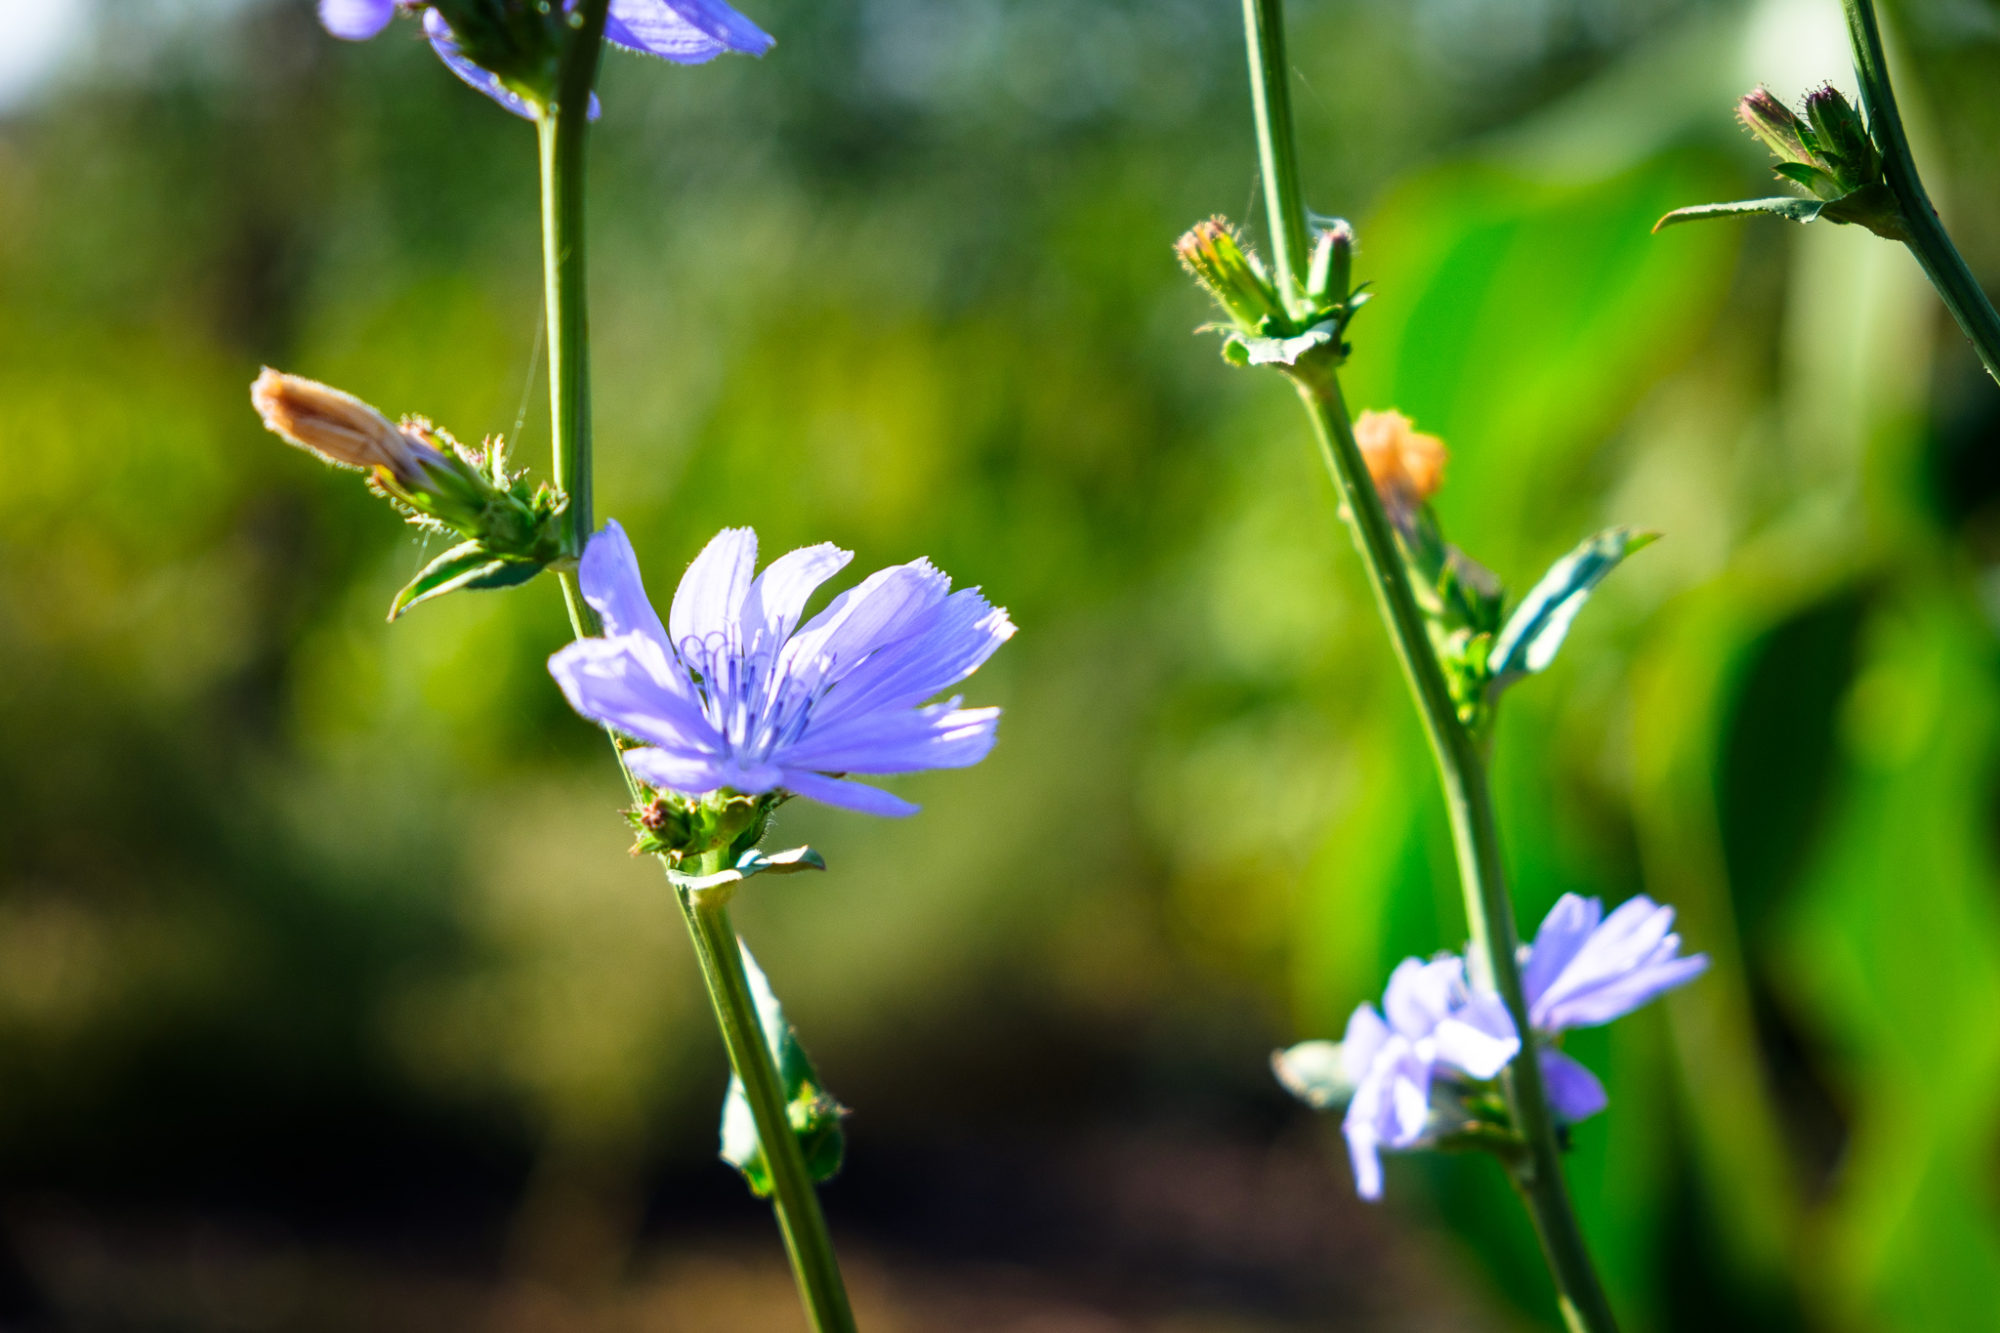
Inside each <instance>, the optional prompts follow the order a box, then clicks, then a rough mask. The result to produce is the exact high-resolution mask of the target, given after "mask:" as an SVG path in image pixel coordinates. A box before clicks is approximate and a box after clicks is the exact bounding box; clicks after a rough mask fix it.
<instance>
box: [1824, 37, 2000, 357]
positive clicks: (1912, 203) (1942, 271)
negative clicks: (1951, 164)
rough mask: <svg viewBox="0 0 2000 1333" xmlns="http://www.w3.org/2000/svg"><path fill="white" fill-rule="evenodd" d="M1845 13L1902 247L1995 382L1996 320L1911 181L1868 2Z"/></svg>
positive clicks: (1918, 183)
mask: <svg viewBox="0 0 2000 1333" xmlns="http://www.w3.org/2000/svg"><path fill="white" fill-rule="evenodd" d="M1841 4H1842V7H1843V8H1844V9H1845V10H1846V12H1847V39H1848V42H1849V44H1850V45H1852V46H1853V48H1854V74H1855V78H1856V79H1857V80H1859V82H1860V84H1861V104H1862V106H1863V107H1865V108H1866V109H1867V111H1868V127H1869V129H1870V130H1871V131H1872V132H1873V134H1874V136H1875V143H1876V146H1877V147H1879V148H1880V149H1881V150H1882V165H1883V169H1884V172H1885V174H1886V175H1887V176H1888V178H1889V189H1890V190H1891V191H1892V192H1894V194H1895V196H1896V203H1897V205H1898V206H1899V208H1900V210H1901V212H1902V215H1903V225H1904V226H1905V227H1907V228H1908V229H1909V233H1910V235H1909V239H1908V241H1906V242H1905V244H1907V245H1908V246H1909V247H1910V253H1911V254H1913V255H1915V256H1916V257H1917V263H1919V264H1921V265H1922V266H1923V270H1924V276H1925V277H1928V278H1929V279H1930V280H1931V286H1933V287H1935V288H1937V293H1938V295H1939V296H1940V297H1942V298H1944V304H1945V308H1946V309H1947V310H1949V311H1951V317H1952V318H1953V319H1955V320H1957V321H1958V327H1959V328H1960V329H1961V330H1962V331H1963V332H1964V334H1965V336H1966V338H1967V339H1969V340H1970V341H1971V343H1972V347H1973V350H1974V351H1976V352H1978V353H1979V359H1980V361H1982V362H1984V363H1985V366H1986V373H1987V374H1989V375H1991V376H1992V377H1993V378H1994V379H1995V380H2000V314H1996V313H1995V312H1994V309H1993V303H1992V302H1991V301H1990V300H1988V299H1987V297H1986V292H1985V289H1983V288H1982V287H1980V285H1979V280H1978V279H1977V278H1975V277H1973V276H1972V270H1971V269H1970V268H1968V267H1967V266H1966V263H1965V257H1964V256H1963V255H1961V254H1959V252H1958V247H1957V246H1955V245H1953V244H1952V243H1951V237H1950V236H1949V235H1948V234H1947V233H1946V232H1945V229H1944V223H1943V222H1942V221H1940V220H1939V218H1938V213H1937V209H1936V207H1935V206H1933V205H1932V203H1931V197H1930V194H1929V192H1928V191H1926V190H1925V189H1924V182H1923V178H1922V177H1920V176H1918V175H1917V161H1916V158H1915V157H1913V156H1911V154H1910V140H1909V136H1908V135H1907V134H1905V133H1904V132H1903V113H1902V111H1901V109H1900V108H1898V107H1897V105H1896V93H1895V90H1894V89H1892V88H1891V87H1890V86H1889V60H1888V57H1887V56H1886V55H1885V54H1884V53H1883V50H1882V30H1881V28H1880V27H1879V26H1878V25H1877V24H1876V22H1875V5H1874V0H1841Z"/></svg>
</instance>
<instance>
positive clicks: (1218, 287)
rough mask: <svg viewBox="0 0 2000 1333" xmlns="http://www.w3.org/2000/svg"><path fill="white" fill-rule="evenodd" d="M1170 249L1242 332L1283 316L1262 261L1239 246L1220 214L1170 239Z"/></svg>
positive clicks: (1281, 305)
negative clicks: (1172, 239) (1171, 240)
mask: <svg viewBox="0 0 2000 1333" xmlns="http://www.w3.org/2000/svg"><path fill="white" fill-rule="evenodd" d="M1174 253H1175V254H1177V255H1179V256H1180V261H1181V265H1182V266H1183V267H1184V268H1186V269H1187V271H1188V272H1189V273H1192V274H1193V275H1194V277H1195V280H1196V281H1197V282H1199V283H1200V284H1201V285H1202V286H1203V287H1205V288H1207V290H1208V294H1209V295H1210V296H1212V297H1214V298H1215V301H1216V304H1217V305H1220V306H1221V307H1222V308H1223V309H1224V310H1226V311H1227V312H1228V313H1229V317H1230V318H1231V319H1232V320H1234V321H1235V323H1236V325H1237V327H1239V328H1241V329H1243V330H1244V331H1245V332H1248V333H1256V332H1260V331H1261V329H1262V325H1263V321H1264V320H1266V319H1270V318H1278V319H1283V318H1284V317H1285V309H1284V305H1283V304H1282V303H1281V302H1280V301H1279V300H1278V294H1277V292H1276V290H1275V289H1274V288H1273V287H1272V286H1271V279H1270V276H1269V275H1268V274H1267V273H1265V271H1264V266H1263V264H1261V263H1259V262H1258V259H1257V256H1256V255H1254V254H1250V253H1248V252H1246V251H1245V250H1244V249H1243V246H1242V245H1241V244H1240V243H1239V242H1238V241H1237V239H1236V233H1235V232H1234V231H1233V230H1231V229H1230V226H1229V223H1228V222H1226V221H1224V220H1223V219H1222V218H1219V217H1216V218H1210V219H1209V220H1208V221H1206V222H1197V223H1196V224H1195V225H1194V226H1193V227H1192V228H1190V229H1189V230H1188V232H1187V234H1186V235H1184V236H1182V237H1181V238H1180V240H1179V241H1177V242H1175V243H1174Z"/></svg>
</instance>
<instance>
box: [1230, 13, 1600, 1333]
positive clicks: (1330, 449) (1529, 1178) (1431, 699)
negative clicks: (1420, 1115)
mask: <svg viewBox="0 0 2000 1333" xmlns="http://www.w3.org/2000/svg"><path fill="white" fill-rule="evenodd" d="M1281 4H1282V0H1244V31H1245V33H1246V35H1247V37H1248V40H1249V43H1250V68H1251V71H1252V78H1253V80H1255V82H1253V90H1254V91H1255V94H1256V111H1257V121H1258V123H1257V140H1258V145H1259V148H1260V150H1261V151H1262V153H1263V168H1264V180H1265V182H1266V185H1267V186H1269V187H1270V193H1269V195H1268V197H1269V198H1270V200H1271V235H1272V245H1273V248H1274V250H1275V251H1276V266H1277V270H1278V272H1279V274H1280V275H1283V274H1286V273H1290V272H1295V271H1296V265H1297V261H1298V260H1299V259H1300V258H1302V257H1303V256H1304V254H1305V234H1306V220H1305V208H1304V205H1303V202H1302V200H1301V198H1300V195H1299V189H1298V167H1297V160H1296V152H1295V149H1294V147H1293V138H1292V116H1291V100H1290V94H1289V87H1288V85H1287V83H1286V80H1285V78H1284V57H1283V47H1282V40H1283V39H1282V31H1283V14H1282V8H1281ZM1280 280H1281V281H1283V279H1282V277H1281V279H1280ZM1288 290H1289V289H1288ZM1292 379H1293V382H1294V384H1295V385H1296V386H1297V388H1298V391H1299V396H1300V398H1301V399H1302V400H1303V402H1304V403H1305V407H1306V414H1307V416H1308V417H1310V418H1311V420H1312V424H1313V430H1314V433H1315V434H1316V435H1317V436H1318V438H1319V444H1320V450H1321V453H1322V456H1323V457H1324V459H1325V462H1326V465H1327V471H1328V472H1329V473H1330V474H1331V475H1332V477H1333V484H1334V488H1335V489H1336V491H1337V492H1338V493H1339V496H1340V500H1341V507H1342V510H1343V512H1344V513H1345V515H1346V517H1347V519H1348V526H1349V530H1350V532H1351V533H1352V535H1353V537H1354V544H1355V548H1356V549H1357V550H1358V551H1359V552H1360V555H1361V563H1362V566H1363V568H1364V569H1365V570H1366V571H1367V574H1368V582H1369V585H1370V587H1372V588H1373V590H1374V593H1375V601H1376V605H1377V607H1378V608H1379V609H1380V611H1381V613H1382V620H1383V623H1384V625H1386V626H1387V628H1388V631H1389V641H1390V643H1391V644H1392V645H1393V646H1394V648H1395V651H1396V657H1397V660H1398V661H1399V662H1400V663H1401V664H1402V668H1403V675H1404V678H1405V680H1407V681H1408V683H1409V686H1410V693H1411V695H1412V696H1413V697H1414V698H1415V700H1416V705H1417V713H1418V716H1419V717H1420V718H1421V719H1422V721H1423V726H1424V735H1425V737H1426V738H1427V739H1428V740H1429V742H1430V749H1431V756H1432V758H1433V759H1435V760H1436V762H1437V769H1438V779H1439V782H1440V783H1441V785H1442V786H1443V788H1444V798H1445V806H1446V809H1447V811H1448V812H1449V814H1450V818H1451V833H1452V844H1453V847H1454V849H1455V850H1456V852H1457V858H1458V874H1459V882H1460V885H1461V887H1462V889H1463V890H1464V897H1465V918H1466V930H1467V933H1468V935H1469V936H1470V939H1471V946H1470V948H1469V949H1468V950H1467V954H1468V958H1469V962H1470V967H1471V971H1472V976H1473V980H1474V981H1475V983H1477V984H1480V985H1483V986H1486V987H1488V988H1490V989H1491V990H1493V991H1494V992H1495V993H1497V994H1498V995H1499V996H1500V998H1501V1000H1502V1001H1503V1002H1504V1003H1505V1004H1506V1006H1507V1011H1508V1013H1510V1014H1511V1015H1512V1016H1513V1019H1514V1026H1515V1028H1516V1029H1517V1030H1518V1031H1519V1032H1521V1033H1522V1034H1523V1048H1522V1055H1521V1056H1520V1057H1519V1058H1517V1059H1515V1060H1514V1061H1513V1062H1512V1063H1511V1064H1509V1065H1508V1067H1507V1069H1506V1070H1505V1071H1504V1072H1503V1073H1502V1074H1501V1084H1502V1087H1503V1089H1504V1091H1505V1093H1506V1097H1507V1102H1508V1107H1509V1110H1510V1112H1511V1113H1512V1116H1513V1121H1514V1126H1515V1128H1516V1130H1517V1131H1518V1132H1519V1133H1520V1135H1521V1137H1522V1139H1523V1140H1524V1142H1525V1144H1526V1148H1527V1151H1526V1152H1525V1154H1523V1155H1522V1156H1520V1157H1518V1158H1516V1159H1515V1160H1513V1161H1512V1162H1510V1164H1509V1166H1508V1170H1509V1174H1510V1175H1511V1177H1512V1178H1513V1182H1514V1185H1515V1188H1516V1189H1517V1190H1519V1191H1520V1194H1521V1197H1522V1199H1523V1200H1524V1201H1525V1202H1526V1204H1527V1206H1528V1211H1529V1213H1530V1214H1531V1215H1532V1217H1533V1218H1534V1223H1535V1231H1536V1234H1537V1235H1538V1236H1539V1237H1540V1239H1541V1244H1542V1253H1543V1255H1544V1257H1545V1258H1546V1259H1547V1260H1548V1265H1549V1271H1550V1274H1551V1276H1552V1277H1553V1278H1554V1279H1555V1286H1556V1295H1557V1299H1558V1301H1559V1302H1560V1304H1561V1307H1562V1314H1563V1319H1564V1321H1565V1322H1566V1323H1567V1324H1568V1326H1569V1327H1570V1329H1572V1330H1573V1331H1574V1333H1615V1330H1616V1328H1617V1321H1616V1319H1615V1317H1614V1316H1613V1314H1612V1312H1611V1305H1610V1302H1609V1301H1608V1300H1607V1299H1606V1297H1605V1294H1604V1288H1603V1285H1602V1284H1601V1283H1600V1282H1599V1281H1598V1278H1597V1271H1596V1269H1595V1268H1594V1267H1593V1266H1592V1264H1591V1261H1590V1253H1589V1250H1588V1249H1587V1248H1586V1247H1585V1245H1584V1240H1583V1232H1582V1229H1581V1228H1580V1227H1579V1226H1578V1225H1577V1220H1576V1211H1575V1209H1574V1207H1572V1205H1571V1203H1570V1197H1569V1188H1568V1185H1567V1184H1566V1183H1565V1181H1564V1179H1563V1173H1562V1156H1561V1152H1560V1149H1559V1147H1558V1145H1557V1142H1556V1133H1555V1119H1554V1117H1553V1115H1551V1113H1550V1111H1549V1104H1548V1094H1547V1090H1546V1089H1545V1088H1544V1086H1543V1083H1542V1074H1541V1066H1540V1063H1539V1061H1538V1060H1537V1059H1536V1058H1535V1047H1534V1042H1533V1038H1532V1036H1531V1035H1530V1034H1531V1032H1532V1029H1531V1027H1530V1025H1529V1022H1528V1009H1527V1003H1526V997H1525V996H1524V994H1523V992H1522V989H1521V972H1520V967H1519V964H1518V963H1517V961H1516V958H1515V951H1516V949H1517V947H1518V944H1519V940H1518V938H1517V936H1516V933H1515V925H1514V909H1513V904H1512V902H1511V901H1510V900H1509V898H1508V896H1507V882H1506V872H1505V869H1504V867H1503V865H1502V863H1501V856H1500V835H1499V830H1498V828H1497V827H1496V825H1495V823H1494V819H1493V800H1492V795H1491V792H1490V789H1489V788H1488V786H1487V781H1486V765H1485V761H1484V760H1483V758H1482V757H1481V755H1480V753H1479V747H1478V743H1477V740H1476V738H1475V737H1474V736H1473V735H1472V733H1471V732H1470V731H1468V730H1467V729H1466V727H1465V725H1464V724H1463V723H1461V722H1460V721H1459V719H1458V710H1457V707H1456V706H1455V705H1454V703H1453V701H1452V697H1451V690H1450V687H1449V686H1448V685H1447V684H1446V682H1445V678H1444V671H1443V669H1442V668H1441V667H1440V666H1439V665H1438V660H1437V656H1436V654H1435V653H1434V652H1433V651H1432V649H1431V646H1430V639H1429V636H1428V634H1427V633H1426V632H1425V627H1424V618H1423V612H1422V611H1421V609H1420V608H1419V607H1418V606H1417V600H1416V597H1415V595H1414V594H1413V593H1412V591H1411V589H1410V582H1409V577H1408V575H1407V574H1406V573H1405V571H1404V568H1403V562H1402V559H1401V557H1400V555H1399V554H1398V552H1397V549H1396V539H1395V534H1394V532H1393V531H1392V530H1391V528H1390V526H1389V519H1388V515H1387V514H1386V513H1384V512H1383V509H1382V501H1381V497H1380V496H1378V495H1377V494H1376V492H1375V485H1374V482H1373V480H1372V479H1371V478H1370V477H1369V475H1368V467H1367V464H1366V462H1365V461H1364V460H1363V459H1362V456H1361V448H1360V446H1359V444H1358V443H1357V442H1356V441H1355V438H1354V427H1353V423H1352V422H1351V421H1350V420H1349V418H1348V413H1347V405H1346V403H1345V402H1344V401H1343V400H1342V398H1341V393H1340V382H1339V379H1338V377H1337V376H1336V375H1335V373H1334V371H1333V370H1332V368H1331V367H1325V368H1321V369H1310V368H1300V369H1299V370H1297V371H1295V372H1294V373H1293V375H1292Z"/></svg>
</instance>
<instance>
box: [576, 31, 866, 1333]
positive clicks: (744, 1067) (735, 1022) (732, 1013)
mask: <svg viewBox="0 0 2000 1333" xmlns="http://www.w3.org/2000/svg"><path fill="white" fill-rule="evenodd" d="M608 7H609V2H608V0H585V3H584V4H583V5H582V6H581V7H580V12H581V17H582V20H583V21H582V24H581V26H580V27H579V28H578V29H577V31H576V34H575V36H574V37H573V38H572V39H571V41H570V44H569V47H568V49H567V50H566V51H565V52H564V53H563V60H562V67H561V70H560V73H559V74H558V78H557V90H556V98H555V101H554V102H553V103H552V104H551V105H549V106H547V107H545V108H544V109H543V110H542V112H541V115H540V118H539V129H540V139H541V168H542V257H543V278H544V284H545V292H546V299H547V302H548V328H549V410H550V416H551V423H552V437H551V438H552V442H553V451H554V457H553V459H552V463H553V471H554V473H555V477H556V481H557V484H558V486H560V488H561V489H562V491H563V493H564V494H565V495H567V496H568V497H569V506H568V509H567V510H566V517H567V520H568V522H567V525H566V531H565V534H564V550H565V552H566V553H567V554H568V555H569V556H570V557H571V558H572V559H574V558H575V557H577V556H579V555H580V554H581V553H582V551H583V548H584V545H585V543H586V542H588V541H589V539H590V530H591V494H590V480H591V466H590V356H589V353H590V331H589V329H590V326H589V318H588V314H587V306H586V304H585V287H584V246H583V240H584V225H583V198H584V148H585V140H586V135H587V133H588V129H589V120H588V107H589V105H590V92H591V88H592V87H593V86H594V85H595V83H596V81H597V67H598V62H599V57H600V54H601V50H602V45H603V43H602V38H603V34H604V17H605V13H606V10H607V9H608ZM557 576H558V579H559V580H560V582H561V585H562V591H563V602H564V605H565V606H566V608H567V610H568V612H569V622H570V629H571V631H572V632H573V633H574V634H575V635H576V636H577V637H578V638H583V637H585V636H586V635H590V634H595V633H597V632H598V630H599V628H600V626H599V624H598V619H597V616H596V613H594V612H593V611H592V610H591V609H590V606H589V605H588V604H587V603H586V602H585V601H584V600H583V591H582V588H581V587H580V586H579V584H578V581H577V572H576V567H575V565H574V564H570V565H568V566H566V567H563V568H559V569H558V571H557ZM612 749H613V753H614V754H620V752H619V751H618V748H617V745H616V742H615V740H614V742H613V746H612ZM618 767H619V772H620V773H621V774H622V775H623V777H624V779H625V785H626V788H627V789H628V790H629V791H630V792H631V793H632V795H633V799H634V800H637V799H638V796H639V786H638V784H637V783H636V782H635V781H634V780H633V777H632V774H631V771H630V770H629V769H627V768H626V767H625V764H624V760H623V757H622V754H620V758H619V764H618ZM719 869H721V866H720V865H719V864H716V865H709V866H706V867H705V868H700V869H696V870H695V871H694V873H697V874H700V873H712V872H713V871H715V870H719ZM676 894H677V896H678V898H679V900H680V904H681V911H682V915H683V916H684V917H685V918H686V920H687V926H688V933H689V935H690V937H691V938H692V939H693V941H694V947H695V953H696V956H697V957H698V958H699V959H700V960H701V971H702V976H703V978H704V979H705V980H706V981H707V983H708V997H709V1003H710V1005H711V1006H712V1007H713V1009H714V1010H715V1021H716V1025H717V1026H718V1027H719V1028H720V1029H721V1031H722V1039H723V1044H724V1045H725V1046H726V1047H727V1048H728V1051H729V1063H730V1066H731V1068H732V1069H734V1070H735V1073H736V1076H737V1077H738V1078H740V1079H741V1080H742V1081H743V1088H744V1092H745V1093H746V1095H747V1096H748V1098H749V1102H750V1110H751V1114H752V1117H753V1118H754V1119H755V1121H756V1124H757V1135H758V1138H759V1140H760V1141H761V1142H762V1144H763V1147H764V1156H765V1160H766V1162H767V1163H768V1164H769V1166H770V1169H771V1176H772V1180H773V1182H774V1187H773V1190H772V1200H771V1201H772V1206H773V1208H774V1210H775V1211H776V1213H777V1218H778V1228H779V1230H780V1231H781V1232H782V1233H783V1235H784V1239H785V1250H786V1252H787V1254H788V1255H789V1256H790V1258H791V1262H792V1271H793V1274H794V1275H795V1276H796V1278H797V1279H798V1285H799V1294H800V1298H801V1299H802V1300H803V1301H804V1303H805V1306H806V1311H807V1313H808V1315H809V1316H810V1317H811V1320H812V1327H813V1329H814V1330H815V1333H853V1331H854V1315H853V1313H852V1312H851V1311H850V1309H849V1307H848V1302H847V1290H846V1288H845V1286H844V1285H843V1284H842V1281H841V1276H840V1264H839V1261H838V1260H837V1259H836V1258H835V1257H834V1251H833V1240H832V1237H831V1236H830V1235H829V1234H828V1232H827V1226H826V1217H825V1215H824V1214H823V1213H821V1211H820V1207H819V1196H818V1194H817V1193H816V1192H815V1191H814V1189H813V1183H812V1177H811V1176H810V1175H809V1174H808V1173H807V1171H806V1165H805V1156H804V1154H803V1153H802V1152H801V1151H800V1148H799V1142H798V1138H797V1137H796V1136H795V1135H794V1134H793V1133H792V1127H791V1121H790V1118H789V1117H788V1116H787V1115H786V1112H785V1099H784V1094H783V1092H782V1089H781V1085H780V1083H779V1081H778V1071H777V1068H776V1066H775V1065H774V1064H773V1063H772V1059H771V1052H770V1047H769V1046H768V1045H767V1044H766V1043H765V1041H764V1038H763V1029H762V1027H761V1026H760V1025H759V1024H758V1021H757V1006H756V1003H755V1001H754V1000H752V998H751V996H750V986H749V982H748V980H747V979H746V978H745V976H744V973H743V958H742V955H741V954H740V953H739V952H738V946H737V942H736V934H735V931H734V930H733V929H731V927H730V924H729V912H728V908H727V907H726V906H725V905H724V904H723V903H722V902H721V900H719V899H714V900H712V901H704V900H703V899H704V897H705V896H704V895H695V894H690V893H688V892H686V891H683V890H680V889H679V888H676Z"/></svg>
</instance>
